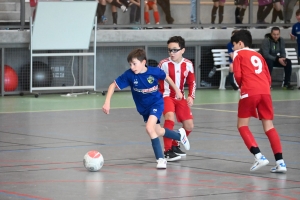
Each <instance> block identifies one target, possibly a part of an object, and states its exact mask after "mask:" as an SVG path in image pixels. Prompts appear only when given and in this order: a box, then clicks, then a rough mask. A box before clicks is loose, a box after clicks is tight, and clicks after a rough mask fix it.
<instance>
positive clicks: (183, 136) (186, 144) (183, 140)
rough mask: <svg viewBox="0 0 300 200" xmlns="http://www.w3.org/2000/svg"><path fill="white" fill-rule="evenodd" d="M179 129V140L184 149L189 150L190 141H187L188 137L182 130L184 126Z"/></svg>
mask: <svg viewBox="0 0 300 200" xmlns="http://www.w3.org/2000/svg"><path fill="white" fill-rule="evenodd" d="M178 131H179V134H180V142H181V144H183V146H184V148H185V150H187V151H188V150H190V142H189V139H188V138H187V136H186V132H185V130H184V128H180V129H178Z"/></svg>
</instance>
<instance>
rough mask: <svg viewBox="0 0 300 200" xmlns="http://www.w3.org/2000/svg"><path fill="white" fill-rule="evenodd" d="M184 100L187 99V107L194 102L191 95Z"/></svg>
mask: <svg viewBox="0 0 300 200" xmlns="http://www.w3.org/2000/svg"><path fill="white" fill-rule="evenodd" d="M186 101H187V103H188V106H189V107H192V106H193V104H194V99H193V98H192V97H188V98H187V100H186Z"/></svg>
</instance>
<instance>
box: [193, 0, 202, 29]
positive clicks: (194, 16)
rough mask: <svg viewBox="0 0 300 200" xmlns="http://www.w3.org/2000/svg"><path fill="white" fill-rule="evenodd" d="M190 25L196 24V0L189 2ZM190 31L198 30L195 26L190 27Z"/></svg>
mask: <svg viewBox="0 0 300 200" xmlns="http://www.w3.org/2000/svg"><path fill="white" fill-rule="evenodd" d="M191 24H192V25H196V24H197V0H191ZM200 24H201V22H200ZM191 29H198V28H197V26H192V27H191ZM201 29H202V27H201Z"/></svg>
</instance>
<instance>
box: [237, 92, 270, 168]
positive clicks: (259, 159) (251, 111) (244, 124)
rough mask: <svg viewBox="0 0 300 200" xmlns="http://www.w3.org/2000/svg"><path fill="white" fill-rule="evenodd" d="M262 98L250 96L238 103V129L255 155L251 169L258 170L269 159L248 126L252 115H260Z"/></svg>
mask: <svg viewBox="0 0 300 200" xmlns="http://www.w3.org/2000/svg"><path fill="white" fill-rule="evenodd" d="M260 99H261V95H255V96H250V97H247V98H244V99H241V100H240V101H239V105H238V130H239V132H240V135H241V137H242V139H243V141H244V143H245V145H246V146H247V148H248V149H249V151H250V152H251V153H252V154H253V155H254V157H255V158H254V164H253V165H252V166H251V168H250V171H256V170H258V169H259V168H261V167H263V166H266V165H267V164H269V161H268V160H267V159H266V158H265V156H263V155H262V154H261V152H260V149H259V147H258V145H257V143H256V141H255V138H254V137H253V134H252V133H251V131H250V129H249V126H248V125H249V120H250V117H256V118H257V117H258V116H257V112H256V108H257V105H258V103H259V101H260Z"/></svg>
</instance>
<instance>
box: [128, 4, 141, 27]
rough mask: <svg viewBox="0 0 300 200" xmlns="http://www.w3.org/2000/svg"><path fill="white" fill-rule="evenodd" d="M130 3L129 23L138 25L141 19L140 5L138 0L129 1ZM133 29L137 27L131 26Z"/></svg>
mask: <svg viewBox="0 0 300 200" xmlns="http://www.w3.org/2000/svg"><path fill="white" fill-rule="evenodd" d="M130 2H131V3H132V4H131V6H130V14H129V23H130V24H132V25H135V24H140V19H141V4H140V0H130ZM132 28H133V29H139V27H136V26H133V27H132Z"/></svg>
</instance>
